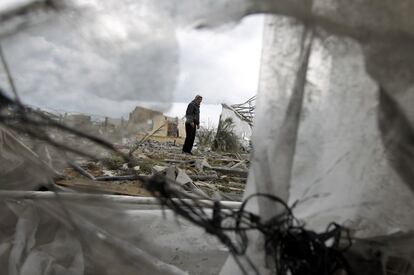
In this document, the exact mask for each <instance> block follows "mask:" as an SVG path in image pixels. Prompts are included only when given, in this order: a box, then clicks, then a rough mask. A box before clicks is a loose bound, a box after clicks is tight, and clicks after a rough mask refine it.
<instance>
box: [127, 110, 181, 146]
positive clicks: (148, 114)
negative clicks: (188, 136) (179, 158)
mask: <svg viewBox="0 0 414 275" xmlns="http://www.w3.org/2000/svg"><path fill="white" fill-rule="evenodd" d="M126 128H127V130H128V133H130V134H141V135H142V134H145V133H152V138H153V139H158V140H163V138H177V139H178V140H180V142H182V140H183V139H184V138H185V121H184V120H183V119H179V118H178V117H176V118H172V117H168V116H165V115H164V114H163V113H161V112H159V111H154V110H151V109H147V108H144V107H139V106H138V107H136V108H135V109H134V110H133V111H132V112H131V113H130V114H129V119H128V122H127V125H126Z"/></svg>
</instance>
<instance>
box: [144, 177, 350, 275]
mask: <svg viewBox="0 0 414 275" xmlns="http://www.w3.org/2000/svg"><path fill="white" fill-rule="evenodd" d="M146 188H147V189H148V190H149V191H150V192H152V194H153V195H154V196H156V197H157V198H158V199H159V201H160V203H161V204H162V205H164V206H166V207H168V208H169V209H171V210H173V211H174V212H175V213H177V214H178V215H180V216H181V217H183V218H185V219H187V220H188V221H190V222H192V223H193V224H195V225H197V226H199V227H201V228H204V229H205V230H206V232H207V233H209V234H212V235H214V236H216V237H217V238H218V239H219V240H220V241H221V242H222V243H223V244H224V245H225V246H226V247H228V249H229V251H230V253H231V254H232V255H233V256H234V258H235V259H236V260H237V257H240V256H245V257H247V256H246V250H247V246H248V243H249V239H248V236H247V232H248V231H253V230H256V231H258V232H260V233H261V234H262V235H263V237H264V240H265V247H264V249H265V251H266V255H268V256H271V258H272V259H273V261H274V271H275V272H276V274H278V275H287V274H291V275H332V274H337V272H338V271H340V270H343V271H345V272H346V274H348V275H350V274H353V273H352V271H351V270H350V267H349V266H348V264H347V261H346V259H345V258H344V256H343V253H344V252H345V251H346V250H347V249H348V248H349V247H350V246H351V239H350V236H349V233H348V231H347V230H346V229H344V228H342V227H341V226H340V225H338V224H336V223H332V224H330V225H329V226H328V228H327V230H326V232H324V233H320V234H319V233H316V232H313V231H310V230H306V229H305V227H304V225H303V224H301V223H300V222H299V221H298V220H297V219H296V218H295V217H294V216H293V214H292V210H291V208H289V206H288V205H287V204H286V203H285V202H284V201H283V200H281V199H280V198H278V197H276V196H272V195H268V194H260V193H257V194H253V195H251V196H249V197H247V198H246V199H245V200H244V202H243V203H242V204H241V206H240V208H239V209H237V210H233V209H228V208H223V207H222V206H221V204H220V202H218V201H216V202H214V206H213V213H212V214H209V213H207V212H206V211H205V210H204V209H203V206H202V205H201V204H199V203H197V201H196V200H191V203H189V202H188V200H186V199H188V198H189V197H188V196H187V195H186V194H185V193H183V192H182V191H181V190H179V189H177V188H176V187H175V186H174V184H170V183H169V182H168V181H167V180H166V178H165V177H163V176H161V175H156V176H154V177H153V178H151V179H150V180H149V181H147V183H146ZM255 197H256V198H258V199H266V200H270V201H273V202H275V203H278V204H279V205H281V206H283V209H284V210H283V212H282V213H281V214H279V215H276V216H274V217H273V218H271V219H269V220H266V221H263V220H262V219H261V217H260V216H258V215H256V214H253V213H251V212H249V211H246V209H245V208H246V206H247V204H248V203H249V201H250V200H251V199H252V198H255ZM343 233H345V244H341V240H342V239H343V237H342V236H343ZM232 234H234V235H235V238H232ZM246 260H247V262H248V264H249V265H250V267H251V268H252V269H253V270H254V271H255V273H256V274H259V272H258V270H257V268H255V266H254V265H253V264H252V262H251V261H250V260H249V259H248V258H246ZM237 262H238V264H239V266H240V267H241V269H242V271H243V272H244V273H245V274H247V271H246V269H245V268H243V266H242V263H241V262H240V261H237Z"/></svg>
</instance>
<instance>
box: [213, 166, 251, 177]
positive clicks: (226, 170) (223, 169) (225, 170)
mask: <svg viewBox="0 0 414 275" xmlns="http://www.w3.org/2000/svg"><path fill="white" fill-rule="evenodd" d="M209 169H212V170H215V171H218V172H222V173H228V174H238V175H243V176H245V177H247V175H248V173H249V170H247V169H237V168H227V167H209Z"/></svg>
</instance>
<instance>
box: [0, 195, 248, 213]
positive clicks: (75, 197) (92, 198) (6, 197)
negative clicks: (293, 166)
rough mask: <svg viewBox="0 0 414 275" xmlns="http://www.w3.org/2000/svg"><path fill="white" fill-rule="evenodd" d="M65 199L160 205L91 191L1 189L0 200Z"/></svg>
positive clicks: (230, 204) (208, 205) (203, 202)
mask: <svg viewBox="0 0 414 275" xmlns="http://www.w3.org/2000/svg"><path fill="white" fill-rule="evenodd" d="M56 199H59V200H64V201H72V202H76V201H79V202H106V203H120V204H133V205H159V200H158V199H157V198H153V197H134V196H121V195H107V194H89V193H69V192H68V193H63V192H59V193H55V192H51V191H45V192H41V191H0V201H4V200H56ZM172 200H173V201H175V202H176V203H181V201H184V202H185V203H186V205H194V202H195V201H193V200H189V199H181V200H178V199H172ZM196 202H197V203H198V204H201V205H202V206H203V207H206V208H211V207H213V205H214V202H213V201H210V200H196ZM220 203H221V205H222V206H223V207H224V208H229V209H238V208H239V207H240V205H241V203H240V202H234V201H221V202H220Z"/></svg>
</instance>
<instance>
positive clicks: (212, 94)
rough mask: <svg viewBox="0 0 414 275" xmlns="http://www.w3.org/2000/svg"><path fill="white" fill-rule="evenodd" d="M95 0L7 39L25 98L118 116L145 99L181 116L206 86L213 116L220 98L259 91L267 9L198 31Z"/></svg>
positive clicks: (147, 103) (240, 97)
mask: <svg viewBox="0 0 414 275" xmlns="http://www.w3.org/2000/svg"><path fill="white" fill-rule="evenodd" d="M92 2H93V1H92ZM96 3H97V2H96ZM96 3H95V4H94V5H95V6H93V5H92V6H91V7H89V10H90V11H91V12H89V13H85V14H83V15H82V16H79V15H76V14H68V15H65V16H62V17H61V18H59V19H55V20H52V21H49V22H48V23H47V24H43V25H41V26H37V27H33V28H31V29H28V30H25V31H23V32H20V33H18V34H16V35H14V36H12V37H10V38H7V39H6V40H3V41H2V46H3V49H4V52H5V55H6V58H7V60H8V62H9V65H10V67H11V71H12V73H13V77H14V78H15V81H16V86H17V88H18V91H19V93H20V94H21V97H22V98H23V101H24V102H25V103H27V104H29V105H33V106H38V107H42V108H47V109H52V110H58V111H61V112H62V111H68V112H80V113H87V114H95V115H100V116H111V117H120V116H126V115H127V114H128V113H129V112H130V111H131V110H132V109H133V108H134V107H135V106H136V105H144V106H150V107H151V106H152V107H154V108H155V109H160V110H162V111H165V112H166V113H168V114H170V115H173V116H182V114H183V112H184V111H185V110H184V109H185V106H186V103H188V102H189V101H190V100H192V99H193V97H194V96H195V94H196V93H199V94H202V95H203V96H204V104H206V105H205V106H204V107H205V108H204V110H205V112H204V115H205V116H204V121H205V122H206V123H207V122H208V121H209V120H216V119H217V118H218V115H219V108H217V106H213V105H217V104H219V103H222V102H226V103H238V102H241V101H244V100H246V99H248V98H249V97H251V96H253V95H254V94H255V93H256V90H257V81H258V74H259V62H260V54H261V43H262V25H263V18H262V16H252V17H247V18H245V19H244V20H243V21H242V22H240V23H239V24H234V25H231V26H229V25H227V26H223V27H221V28H220V29H214V30H194V29H190V28H183V27H179V28H178V27H174V25H173V24H172V23H171V22H170V21H168V20H164V19H160V18H162V17H161V16H157V11H154V10H148V7H146V8H145V9H143V8H142V7H141V6H139V5H137V4H136V2H134V1H128V0H126V3H129V4H126V5H123V6H121V7H118V6H117V7H116V9H115V8H114V6H113V5H114V3H118V2H117V1H114V2H111V1H102V2H99V5H98V4H96ZM101 3H102V4H101ZM0 73H1V75H0V81H1V82H0V83H1V85H2V86H3V87H6V88H8V84H7V81H6V78H5V75H4V71H3V68H1V70H0ZM153 102H164V103H169V102H173V103H174V104H173V105H169V104H155V105H154V103H153ZM209 104H213V105H210V106H208V105H209ZM202 110H203V109H202ZM217 113H218V114H217Z"/></svg>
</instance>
